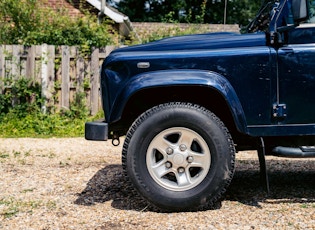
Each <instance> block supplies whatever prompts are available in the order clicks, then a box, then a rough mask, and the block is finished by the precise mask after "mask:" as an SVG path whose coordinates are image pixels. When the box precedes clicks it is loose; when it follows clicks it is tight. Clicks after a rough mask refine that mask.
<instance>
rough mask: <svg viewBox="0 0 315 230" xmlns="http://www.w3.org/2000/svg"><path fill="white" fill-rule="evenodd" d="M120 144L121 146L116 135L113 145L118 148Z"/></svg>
mask: <svg viewBox="0 0 315 230" xmlns="http://www.w3.org/2000/svg"><path fill="white" fill-rule="evenodd" d="M119 144H120V140H119V137H118V136H116V135H115V136H114V137H113V139H112V145H114V146H118V145H119Z"/></svg>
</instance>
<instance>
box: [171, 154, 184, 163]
mask: <svg viewBox="0 0 315 230" xmlns="http://www.w3.org/2000/svg"><path fill="white" fill-rule="evenodd" d="M184 161H185V158H184V156H183V155H182V154H176V155H175V156H174V157H173V162H174V164H176V165H182V164H183V163H184Z"/></svg>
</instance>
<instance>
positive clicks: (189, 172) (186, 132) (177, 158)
mask: <svg viewBox="0 0 315 230" xmlns="http://www.w3.org/2000/svg"><path fill="white" fill-rule="evenodd" d="M146 164H147V168H148V171H149V173H150V175H151V177H152V178H153V179H154V181H155V182H156V183H158V184H159V185H160V186H162V187H164V188H166V189H169V190H171V191H185V190H188V189H191V188H194V187H195V186H197V185H198V184H200V183H201V182H202V181H203V180H204V178H205V177H206V176H207V173H208V171H209V169H210V165H211V153H210V150H209V147H208V145H207V143H206V141H205V140H204V139H203V138H202V137H201V136H200V135H199V134H198V133H196V132H195V131H193V130H191V129H188V128H184V127H173V128H169V129H166V130H163V131H162V132H160V133H159V134H158V135H156V136H155V137H154V138H153V140H152V141H151V143H150V145H149V147H148V150H147V154H146Z"/></svg>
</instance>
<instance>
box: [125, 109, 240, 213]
mask: <svg viewBox="0 0 315 230" xmlns="http://www.w3.org/2000/svg"><path fill="white" fill-rule="evenodd" d="M122 164H123V169H124V171H125V174H126V176H127V178H128V179H129V181H130V182H131V183H132V184H133V186H134V188H135V189H136V190H137V191H138V192H139V194H140V195H141V196H142V197H143V198H145V199H146V200H147V201H149V203H151V204H153V205H154V206H156V207H158V208H159V209H160V210H162V211H191V210H203V209H208V208H211V207H212V206H213V205H214V204H216V202H217V201H218V200H219V199H220V198H221V197H222V195H223V194H224V192H225V191H226V188H227V187H228V185H229V184H230V182H231V180H232V177H233V174H234V164H235V148H234V144H233V141H232V138H231V136H230V134H229V132H228V130H227V128H226V127H225V126H224V124H223V123H222V122H221V121H220V120H219V119H218V117H216V116H215V115H214V114H213V113H211V112H210V111H208V110H206V109H205V108H203V107H200V106H197V105H192V104H188V103H166V104H162V105H159V106H156V107H153V108H151V109H149V110H148V111H146V112H145V113H143V114H142V115H141V116H140V117H139V118H138V119H137V120H136V121H135V122H134V123H133V124H132V126H131V128H130V129H129V131H128V133H127V135H126V139H125V143H124V146H123V151H122Z"/></svg>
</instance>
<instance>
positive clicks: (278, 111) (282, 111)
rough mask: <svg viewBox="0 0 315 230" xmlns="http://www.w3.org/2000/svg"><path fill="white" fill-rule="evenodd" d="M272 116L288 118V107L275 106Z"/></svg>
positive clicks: (282, 105) (284, 105) (283, 105)
mask: <svg viewBox="0 0 315 230" xmlns="http://www.w3.org/2000/svg"><path fill="white" fill-rule="evenodd" d="M272 116H273V117H274V118H285V117H286V116H287V105H286V104H273V106H272Z"/></svg>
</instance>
